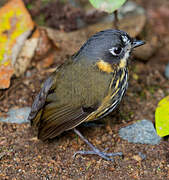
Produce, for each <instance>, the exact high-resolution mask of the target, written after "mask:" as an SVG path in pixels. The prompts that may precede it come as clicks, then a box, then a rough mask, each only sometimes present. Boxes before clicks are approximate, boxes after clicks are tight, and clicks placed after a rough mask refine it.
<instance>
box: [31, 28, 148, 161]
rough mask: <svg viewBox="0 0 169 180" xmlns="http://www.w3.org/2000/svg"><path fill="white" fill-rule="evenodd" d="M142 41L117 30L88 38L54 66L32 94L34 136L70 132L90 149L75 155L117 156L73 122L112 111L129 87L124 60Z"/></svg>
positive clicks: (95, 118)
mask: <svg viewBox="0 0 169 180" xmlns="http://www.w3.org/2000/svg"><path fill="white" fill-rule="evenodd" d="M143 44H145V42H144V41H142V40H137V39H135V38H132V37H130V36H129V35H128V34H127V33H126V32H124V31H122V30H116V29H106V30H103V31H100V32H97V33H96V34H94V35H93V36H91V37H90V38H89V39H88V40H87V41H86V42H85V43H84V44H83V45H82V47H81V48H80V49H79V51H78V52H77V53H75V54H74V55H72V56H71V57H70V58H68V59H67V60H66V61H65V63H63V64H62V65H60V66H59V67H58V68H56V70H55V72H53V73H52V74H51V75H50V76H49V77H48V78H47V79H46V81H45V82H44V84H43V87H42V88H41V90H40V92H39V94H38V95H37V96H36V97H35V100H34V102H33V104H32V108H31V112H30V114H29V116H28V120H29V121H30V123H31V126H32V127H34V128H35V129H36V130H37V136H38V139H40V140H42V141H46V140H50V139H53V138H55V137H56V136H58V135H60V134H61V133H63V132H64V131H68V130H74V132H75V133H76V134H77V135H78V136H79V137H80V138H81V139H82V140H83V141H85V142H86V143H87V144H88V145H89V147H90V148H91V150H90V151H77V152H76V153H75V154H74V157H75V156H76V155H77V154H83V155H84V154H86V155H87V154H95V155H98V156H100V157H102V158H103V159H105V160H108V161H113V156H116V155H119V156H120V155H122V152H117V153H106V152H105V151H104V152H102V151H100V150H99V149H97V148H96V147H95V146H94V145H92V144H91V143H90V142H89V141H88V140H87V139H86V138H85V137H84V136H83V135H82V134H81V132H80V131H79V130H78V129H77V126H78V125H80V124H81V123H83V122H89V121H95V120H98V119H101V118H103V117H105V116H107V115H108V114H110V113H111V112H112V111H113V110H115V108H116V107H117V106H118V105H119V103H120V102H121V100H122V98H123V96H124V94H125V92H126V90H127V87H128V64H129V63H128V58H129V56H130V54H131V52H132V50H133V49H134V48H136V47H139V46H141V45H143Z"/></svg>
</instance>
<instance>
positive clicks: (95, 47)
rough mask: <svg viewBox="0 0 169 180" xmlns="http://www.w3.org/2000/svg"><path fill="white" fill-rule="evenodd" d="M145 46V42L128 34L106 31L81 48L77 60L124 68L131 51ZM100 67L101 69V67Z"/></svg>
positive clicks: (90, 39)
mask: <svg viewBox="0 0 169 180" xmlns="http://www.w3.org/2000/svg"><path fill="white" fill-rule="evenodd" d="M143 44H144V41H141V40H136V39H134V38H131V37H130V36H129V35H128V34H127V33H126V32H124V31H120V30H112V29H108V30H104V31H100V32H98V33H96V34H95V35H93V36H92V37H91V38H89V39H88V40H87V42H86V43H85V44H84V45H83V46H82V47H81V49H80V50H79V52H78V53H77V54H76V55H75V59H77V60H78V59H81V58H85V59H87V60H89V61H91V62H94V63H101V66H102V65H103V64H104V63H105V65H106V64H107V65H113V64H118V65H119V67H121V68H123V67H125V66H127V60H128V58H129V56H130V53H131V51H132V50H133V49H134V48H136V47H138V46H141V45H143ZM101 66H100V67H101Z"/></svg>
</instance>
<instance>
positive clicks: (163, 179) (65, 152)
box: [0, 0, 169, 180]
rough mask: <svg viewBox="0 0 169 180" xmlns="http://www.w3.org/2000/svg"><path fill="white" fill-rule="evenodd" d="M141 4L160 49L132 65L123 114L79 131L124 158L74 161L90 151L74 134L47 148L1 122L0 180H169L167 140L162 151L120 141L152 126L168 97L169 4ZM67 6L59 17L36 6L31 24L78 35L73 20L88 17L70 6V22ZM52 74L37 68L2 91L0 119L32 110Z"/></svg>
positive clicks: (152, 0) (24, 128) (25, 130)
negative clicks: (126, 132) (147, 123)
mask: <svg viewBox="0 0 169 180" xmlns="http://www.w3.org/2000/svg"><path fill="white" fill-rule="evenodd" d="M32 2H33V1H32ZM34 2H35V1H34ZM137 2H138V3H139V4H141V5H142V6H143V7H144V8H145V9H146V13H147V18H148V24H151V27H152V30H151V31H152V33H154V35H155V36H157V37H158V43H159V45H160V46H159V47H160V48H159V49H158V51H156V53H155V54H154V56H152V57H151V58H150V59H149V60H148V61H146V62H145V61H144V62H143V61H140V60H139V59H132V60H131V65H130V81H129V88H128V91H127V94H126V96H125V98H124V99H123V101H122V103H121V105H120V107H119V109H118V110H117V111H116V112H114V113H113V114H112V115H111V116H109V118H108V119H109V120H108V121H107V122H106V123H105V126H102V127H97V126H96V127H90V128H85V127H80V128H79V129H80V130H81V132H82V133H83V135H84V136H85V137H86V138H88V140H89V141H90V142H92V143H93V144H94V145H95V146H97V147H98V148H100V149H101V150H104V149H105V148H109V149H108V151H109V152H119V151H121V152H123V154H124V156H123V157H122V158H121V157H115V161H114V163H111V162H108V161H105V160H103V159H100V158H99V157H97V156H95V155H93V156H91V155H90V156H82V155H77V157H76V158H75V159H73V157H72V156H73V154H74V152H75V151H77V150H88V148H89V147H88V146H87V145H86V144H85V143H84V142H82V141H81V140H80V139H79V138H78V137H77V136H76V135H75V134H74V133H73V132H72V131H69V132H65V133H63V134H62V135H61V136H59V137H57V138H56V139H54V140H52V141H51V142H45V143H44V142H41V141H39V140H37V138H36V136H35V133H34V132H33V131H32V129H31V128H30V125H29V124H21V125H20V124H10V123H2V122H1V123H0V179H10V180H11V179H13V180H14V179H26V180H27V179H28V180H30V179H33V180H36V179H43V180H45V179H46V180H49V179H50V180H52V179H117V180H118V179H126V180H128V179H129V180H130V179H144V180H149V179H152V180H167V179H169V138H167V137H166V138H164V139H163V140H162V141H161V143H160V144H159V145H143V144H133V143H129V142H127V141H125V140H122V139H121V138H120V137H119V136H118V130H119V129H120V128H121V127H124V126H127V125H129V124H131V123H134V122H135V121H137V120H141V119H149V120H151V121H152V122H154V119H155V118H154V113H155V109H156V106H157V104H158V102H159V100H161V99H162V98H163V97H165V96H167V95H169V80H167V79H166V78H165V77H164V70H165V66H166V64H167V63H168V62H169V31H168V28H169V20H168V19H169V3H168V1H167V0H161V1H160V2H159V1H158V0H149V1H146V0H137ZM25 3H26V4H27V5H28V4H29V3H31V0H25ZM54 3H58V1H56V2H54ZM65 6H70V5H62V4H61V5H60V8H61V9H62V8H63V9H62V10H63V11H62V13H59V12H60V11H59V10H58V11H54V10H53V9H54V7H51V6H49V4H46V5H44V6H43V7H42V8H40V7H41V1H40V0H38V1H36V3H35V4H34V6H32V9H31V11H30V12H31V14H32V17H33V18H35V16H36V15H38V14H41V13H43V14H45V18H47V25H49V26H50V27H54V28H56V29H62V30H66V31H71V30H74V29H77V28H78V27H77V26H76V24H75V23H73V22H75V21H73V20H74V19H76V18H78V15H77V14H79V13H80V15H81V16H85V13H84V12H83V11H82V10H81V9H79V8H77V9H76V8H75V7H71V6H70V8H69V9H71V8H72V9H73V13H74V15H72V16H71V15H70V17H69V18H70V19H71V20H70V19H69V18H68V19H66V18H67V15H66V13H68V12H69V10H67V9H66V10H64V8H65ZM45 8H46V9H45ZM72 9H71V10H70V14H71V13H72V12H71V11H72ZM38 10H39V12H37V11H38ZM51 12H54V13H55V14H54V16H55V17H57V18H58V17H60V19H59V18H58V20H56V21H55V22H54V23H52V22H53V20H52V18H54V17H53V16H52V15H51V16H50V15H49V14H50V13H51ZM61 14H62V15H61ZM75 14H76V15H75ZM65 17H66V18H65ZM57 18H56V19H57ZM45 20H46V19H45ZM60 23H61V25H60ZM49 74H50V73H49V72H48V71H47V70H44V69H43V70H42V69H38V68H36V66H33V67H31V68H30V69H28V70H27V72H26V73H25V74H24V75H23V76H22V77H20V78H15V77H14V78H13V79H12V83H11V86H10V88H9V89H7V90H0V115H4V114H5V112H7V111H8V110H9V109H10V108H12V107H25V106H31V104H32V102H33V99H34V97H35V95H36V94H37V92H38V91H39V89H40V87H41V84H42V82H43V81H44V79H45V78H46V77H47V76H48V75H49ZM136 77H137V78H136ZM139 152H141V153H142V154H144V155H146V158H145V159H141V158H140V156H139V155H138V154H139Z"/></svg>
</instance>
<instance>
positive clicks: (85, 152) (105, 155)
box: [73, 148, 123, 162]
mask: <svg viewBox="0 0 169 180" xmlns="http://www.w3.org/2000/svg"><path fill="white" fill-rule="evenodd" d="M107 150H108V148H106V149H105V150H104V151H103V152H101V151H99V150H98V149H94V150H93V151H77V152H75V153H74V155H73V158H75V157H76V155H77V154H83V155H89V154H90V155H92V154H95V155H98V156H100V157H102V158H103V159H106V160H107V161H112V162H113V161H114V160H113V159H112V158H109V157H114V156H122V155H123V153H122V152H117V153H106V152H105V151H107Z"/></svg>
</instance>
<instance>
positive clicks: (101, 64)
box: [96, 60, 113, 73]
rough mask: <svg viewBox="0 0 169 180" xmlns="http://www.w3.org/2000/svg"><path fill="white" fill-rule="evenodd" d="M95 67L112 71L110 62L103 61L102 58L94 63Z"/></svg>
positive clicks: (108, 71)
mask: <svg viewBox="0 0 169 180" xmlns="http://www.w3.org/2000/svg"><path fill="white" fill-rule="evenodd" d="M96 65H97V67H98V68H99V69H100V70H101V71H104V72H107V73H111V72H113V68H112V66H111V64H109V63H107V62H104V61H103V60H100V61H98V62H97V63H96Z"/></svg>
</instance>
